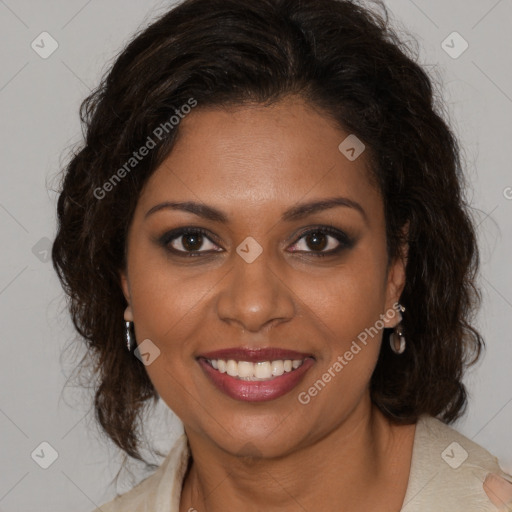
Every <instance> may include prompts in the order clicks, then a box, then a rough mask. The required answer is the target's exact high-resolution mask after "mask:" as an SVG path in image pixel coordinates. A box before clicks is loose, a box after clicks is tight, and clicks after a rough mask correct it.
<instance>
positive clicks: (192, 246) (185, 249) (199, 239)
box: [160, 228, 219, 256]
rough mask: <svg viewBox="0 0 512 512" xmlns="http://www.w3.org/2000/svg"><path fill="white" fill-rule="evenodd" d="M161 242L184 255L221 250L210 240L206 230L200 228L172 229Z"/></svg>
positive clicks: (167, 247)
mask: <svg viewBox="0 0 512 512" xmlns="http://www.w3.org/2000/svg"><path fill="white" fill-rule="evenodd" d="M160 242H161V244H162V245H163V246H164V247H165V248H166V249H167V250H169V251H171V252H174V253H179V254H180V255H182V256H195V255H196V254H199V253H207V252H218V251H219V247H218V246H217V245H215V244H214V243H213V242H212V241H211V240H210V238H209V237H208V236H207V235H206V232H204V231H203V230H201V229H199V228H195V229H192V228H184V229H178V230H174V231H171V232H169V233H166V234H165V235H164V236H163V237H161V239H160ZM194 253H196V254H194Z"/></svg>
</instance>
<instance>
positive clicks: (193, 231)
mask: <svg viewBox="0 0 512 512" xmlns="http://www.w3.org/2000/svg"><path fill="white" fill-rule="evenodd" d="M313 233H322V234H327V235H329V236H332V237H333V238H335V239H336V240H337V241H338V242H339V244H340V245H339V246H338V247H336V248H335V249H331V250H330V251H327V252H316V251H292V252H296V253H303V252H306V253H307V254H312V255H314V256H315V257H319V258H322V257H326V256H334V255H335V254H338V253H339V252H341V251H342V250H344V249H351V248H352V247H353V246H354V240H353V239H352V238H350V237H349V236H348V235H347V234H346V233H344V232H343V231H340V230H338V229H335V228H332V227H328V226H318V227H314V228H310V229H308V230H306V231H304V232H303V233H301V234H300V236H299V237H298V238H297V239H296V241H295V242H294V243H293V245H296V244H297V243H298V242H299V241H300V240H302V239H303V238H304V237H306V236H308V235H310V234H313ZM197 234H200V235H203V236H205V237H206V238H207V239H208V240H209V241H210V242H212V243H215V242H214V241H212V240H211V235H210V234H209V233H208V232H207V231H206V230H205V229H203V228H195V227H188V228H178V229H174V230H172V231H169V232H167V233H165V234H164V235H163V236H162V237H160V239H159V242H160V244H161V245H162V246H163V247H164V248H165V249H166V250H167V251H169V252H171V253H173V254H176V255H178V256H180V257H185V258H192V257H198V256H201V254H202V253H205V254H207V253H209V252H210V251H180V250H177V249H174V248H171V247H169V244H170V243H171V242H173V241H174V240H176V239H179V238H180V237H183V236H186V235H197ZM214 252H221V251H214Z"/></svg>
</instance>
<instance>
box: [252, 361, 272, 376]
mask: <svg viewBox="0 0 512 512" xmlns="http://www.w3.org/2000/svg"><path fill="white" fill-rule="evenodd" d="M254 376H255V377H256V378H257V379H270V377H272V368H271V367H270V362H269V361H263V362H261V363H256V364H255V365H254Z"/></svg>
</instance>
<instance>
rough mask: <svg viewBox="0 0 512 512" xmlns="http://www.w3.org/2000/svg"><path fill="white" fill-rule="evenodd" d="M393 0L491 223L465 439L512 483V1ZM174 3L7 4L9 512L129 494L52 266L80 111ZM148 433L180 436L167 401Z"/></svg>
mask: <svg viewBox="0 0 512 512" xmlns="http://www.w3.org/2000/svg"><path fill="white" fill-rule="evenodd" d="M386 3H387V5H388V6H389V8H390V10H391V12H392V13H393V17H394V19H395V20H396V23H400V24H401V25H402V26H403V27H405V29H406V30H407V31H408V32H410V33H411V34H413V35H414V36H415V37H416V38H417V39H418V41H419V44H420V55H421V58H420V60H421V62H422V63H423V64H424V65H426V66H427V67H428V69H429V70H430V71H431V72H432V73H433V74H434V75H435V76H437V77H438V79H439V80H441V81H442V83H443V86H442V89H441V93H442V95H443V97H444V98H445V100H446V101H447V103H448V115H449V116H450V118H451V123H452V126H453V127H454V129H455V131H456V133H457V134H458V136H459V137H460V139H461V142H462V146H463V147H464V150H465V153H464V156H465V161H466V168H467V172H468V176H469V180H470V185H471V190H470V198H471V203H472V205H473V206H474V208H475V209H476V215H477V218H478V232H479V237H480V243H481V248H482V277H481V285H482V288H483V295H484V303H483V307H482V310H481V313H480V315H479V321H478V325H479V327H480V328H481V330H482V332H483V334H484V336H485V339H486V341H487V346H488V348H487V352H486V354H485V358H484V360H483V362H482V363H480V364H479V365H478V366H477V367H476V368H475V369H474V370H473V371H472V372H471V373H469V374H468V375H467V378H466V383H467V384H468V386H469V390H470V393H471V402H470V407H469V410H468V414H467V415H466V416H465V417H464V418H463V419H462V420H461V421H459V422H458V423H457V424H456V428H457V429H458V430H460V431H461V432H463V433H464V434H465V435H467V436H468V437H470V438H472V439H474V440H475V441H476V442H478V443H480V444H482V445H483V446H485V447H486V448H487V449H488V450H490V451H491V452H493V453H494V454H495V455H497V456H498V457H499V458H500V460H501V461H502V466H503V468H504V469H506V470H507V471H508V472H512V443H511V426H512V385H511V381H512V377H511V367H512V365H511V361H512V344H511V336H510V329H509V320H510V317H511V315H512V271H511V269H510V261H511V258H510V254H511V252H512V251H511V249H512V188H511V187H512V173H511V164H510V157H509V154H510V145H511V142H510V141H511V140H512V123H511V116H512V66H511V58H510V52H511V50H512V31H511V30H510V25H511V22H512V0H471V1H467V0H451V1H449V2H448V1H447V0H435V1H432V0H429V1H427V0H414V1H413V0H388V1H387V2H386ZM169 4H170V3H169V2H166V1H162V0H159V1H155V0H153V1H144V2H142V1H140V0H139V1H132V2H130V3H128V2H123V1H121V0H107V1H105V0H104V1H102V2H100V1H99V0H89V1H84V0H72V1H70V0H67V1H64V0H51V1H35V0H5V1H4V0H0V29H1V34H2V44H1V45H0V52H1V62H2V66H1V69H0V110H1V117H0V134H1V137H2V143H1V147H2V152H1V170H0V172H1V184H2V186H1V189H0V227H1V233H2V251H1V259H0V326H1V335H2V356H3V357H2V359H1V361H0V434H1V437H0V461H1V465H0V466H1V467H0V512H2V511H3V512H15V511H24V512H25V511H31V510H34V511H36V510H37V511H39V512H44V511H52V512H64V511H69V510H75V511H77V512H80V511H84V512H87V511H90V510H91V509H93V508H94V507H95V506H96V505H99V504H101V503H104V502H105V501H107V500H108V499H110V498H111V497H113V496H114V493H115V489H114V488H113V487H107V484H108V482H109V481H110V479H111V478H112V477H113V476H114V475H115V474H116V472H117V469H118V467H119V464H120V462H121V460H122V458H121V454H120V453H119V451H118V450H117V449H115V447H113V445H112V444H111V443H108V442H106V441H105V440H104V439H102V437H101V436H100V434H99V433H98V430H97V429H96V427H95V424H94V418H93V415H92V414H91V411H90V407H89V401H88V400H89V399H88V395H87V392H86V391H80V389H77V388H72V387H70V386H68V387H65V385H66V378H67V377H68V376H69V375H70V372H71V371H72V369H73V368H74V367H75V366H76V364H78V361H79V357H80V356H81V354H82V352H81V347H80V346H79V344H73V343H72V338H73V336H74V332H73V330H72V328H71V325H70V321H69V319H68V317H67V313H66V311H65V301H64V299H63V294H62V291H61V289H60V286H59V283H58V281H57V278H56V276H55V274H54V271H53V269H52V266H51V262H50V261H49V260H48V258H49V252H48V250H49V245H50V240H52V239H53V237H54V234H55V214H54V209H55V201H56V194H55V192H54V191H53V190H52V189H55V188H56V187H57V185H58V181H57V179H56V176H57V172H58V170H59V168H60V166H61V164H62V163H63V162H64V161H65V159H66V157H67V155H68V151H69V150H70V148H71V146H72V145H73V144H75V143H77V142H79V141H80V125H79V119H78V106H79V103H80V101H81V100H82V99H83V98H84V97H85V96H86V95H87V94H88V93H89V91H90V89H91V88H93V87H95V86H96V84H97V83H98V81H99V79H100V76H101V75H102V74H103V72H104V71H105V70H106V69H107V67H108V65H109V63H111V62H112V60H113V58H114V56H115V55H116V53H117V52H118V51H119V50H120V49H121V48H122V46H123V45H124V43H126V42H127V40H128V39H129V37H130V36H131V34H132V33H133V32H134V31H135V30H137V29H138V28H141V27H143V26H145V25H146V24H147V23H148V22H149V21H150V20H151V19H153V18H154V17H155V16H157V15H158V14H161V13H162V12H163V11H164V10H165V9H166V7H167V6H168V5H169ZM43 31H47V32H49V33H50V34H51V36H52V37H53V38H54V39H55V40H56V41H57V42H58V45H59V46H58V49H57V50H56V51H55V52H54V53H53V54H52V55H51V56H49V57H48V58H46V59H43V58H41V57H40V56H39V54H38V53H36V51H34V50H33V49H32V47H31V43H32V41H34V40H36V42H37V41H40V38H38V36H39V34H41V33H42V32H43ZM454 31H457V32H458V33H459V34H461V36H462V37H463V38H464V39H465V40H466V41H467V42H468V44H469V47H468V49H467V50H466V51H465V52H464V53H462V54H461V55H460V56H457V58H453V56H450V55H449V54H448V53H447V52H446V51H445V49H443V47H442V42H443V41H445V40H446V43H445V48H446V45H449V46H452V47H453V48H451V49H449V48H446V49H447V50H449V51H450V52H452V55H454V53H453V52H456V53H459V52H460V50H461V49H462V48H463V47H462V46H461V44H462V41H461V40H459V39H457V36H455V38H454V37H453V36H451V37H450V38H448V39H446V38H447V36H449V35H450V34H451V33H452V32H454ZM36 38H38V39H36ZM452 41H453V42H452ZM49 47H50V44H49V40H46V43H45V48H46V49H48V48H49ZM120 321H121V320H120ZM65 347H70V348H69V349H68V350H67V351H65V352H64V348H65ZM149 429H150V435H151V436H152V437H153V438H154V439H155V440H156V441H157V442H156V443H155V444H156V446H157V447H159V448H160V449H163V450H166V449H167V448H168V447H169V446H170V443H171V442H172V440H173V439H174V438H175V436H176V435H177V434H178V433H179V432H180V429H181V425H180V424H179V422H176V420H175V419H174V418H173V415H172V413H170V412H169V411H168V409H167V407H166V406H165V405H162V404H160V405H159V407H158V409H157V411H156V412H155V415H154V416H153V417H152V419H151V420H150V421H149ZM44 441H45V442H47V443H49V444H50V445H51V446H52V447H53V448H54V449H55V450H56V451H57V453H58V457H57V459H56V460H55V461H54V463H53V464H52V465H51V466H50V467H49V468H48V469H42V468H41V467H40V466H39V465H38V464H36V462H35V461H34V460H33V459H32V458H31V454H32V453H33V452H34V450H35V449H38V450H39V451H38V452H37V450H36V452H37V453H41V452H40V449H41V448H38V447H39V445H40V443H42V442H44ZM43 448H44V447H43ZM49 453H50V451H49V449H46V451H45V457H48V456H49V455H48V454H49ZM34 458H36V457H34ZM42 458H44V457H41V458H40V460H41V459H42ZM133 468H134V474H133V480H129V479H127V480H125V481H124V484H123V485H121V486H120V487H119V490H120V491H123V490H127V489H128V488H129V487H130V486H131V485H132V484H133V483H134V482H135V481H137V479H140V478H141V476H142V475H143V474H142V473H141V470H140V469H141V468H140V466H133Z"/></svg>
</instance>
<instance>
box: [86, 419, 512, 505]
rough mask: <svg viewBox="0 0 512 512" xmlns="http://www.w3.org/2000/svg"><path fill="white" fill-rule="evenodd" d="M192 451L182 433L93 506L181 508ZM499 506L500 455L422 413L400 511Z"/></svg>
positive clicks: (509, 480)
mask: <svg viewBox="0 0 512 512" xmlns="http://www.w3.org/2000/svg"><path fill="white" fill-rule="evenodd" d="M189 457H190V452H189V449H188V445H187V437H186V435H185V434H182V435H181V437H180V438H178V439H177V441H176V443H175V444H174V445H173V447H172V448H171V450H170V452H169V454H168V455H167V457H166V458H165V459H164V461H163V462H162V464H161V465H160V466H159V468H158V469H157V470H156V471H155V472H154V473H153V474H152V475H151V476H149V477H147V478H146V479H145V480H143V481H142V482H140V483H139V484H138V485H136V486H135V487H134V488H133V489H131V490H130V491H128V492H126V493H124V494H122V495H120V496H118V497H116V498H115V499H114V500H112V501H110V502H108V503H106V504H104V505H102V506H101V507H100V508H98V509H95V510H94V511H93V512H179V504H180V495H181V488H182V484H183V478H184V474H185V471H186V468H187V465H188V460H189ZM490 473H494V474H495V475H499V476H498V477H491V478H487V481H486V484H485V486H484V481H485V480H486V477H488V475H489V474H490ZM500 477H501V478H500ZM489 496H491V497H492V500H491V498H490V497H489ZM493 502H495V503H497V504H501V505H499V506H498V505H495V504H493ZM498 510H499V511H500V512H501V511H503V512H505V511H507V512H508V511H512V477H511V476H510V475H508V474H506V473H505V472H504V471H503V470H502V469H501V467H500V466H499V462H498V459H497V458H496V457H494V456H493V455H491V454H490V453H489V452H488V451H487V450H485V449H484V448H482V447H481V446H479V445H478V444H476V443H474V442H473V441H471V440H470V439H468V438H467V437H465V436H463V435H462V434H460V433H459V432H457V431H456V430H454V429H453V428H451V427H450V426H448V425H446V424H444V423H442V422H441V421H439V420H438V419H436V418H433V417H431V416H427V415H424V416H421V417H420V419H419V421H418V424H417V426H416V433H415V437H414V445H413V452H412V460H411V470H410V474H409V483H408V487H407V492H406V495H405V499H404V503H403V506H402V509H401V511H400V512H485V511H489V512H496V511H498Z"/></svg>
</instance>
